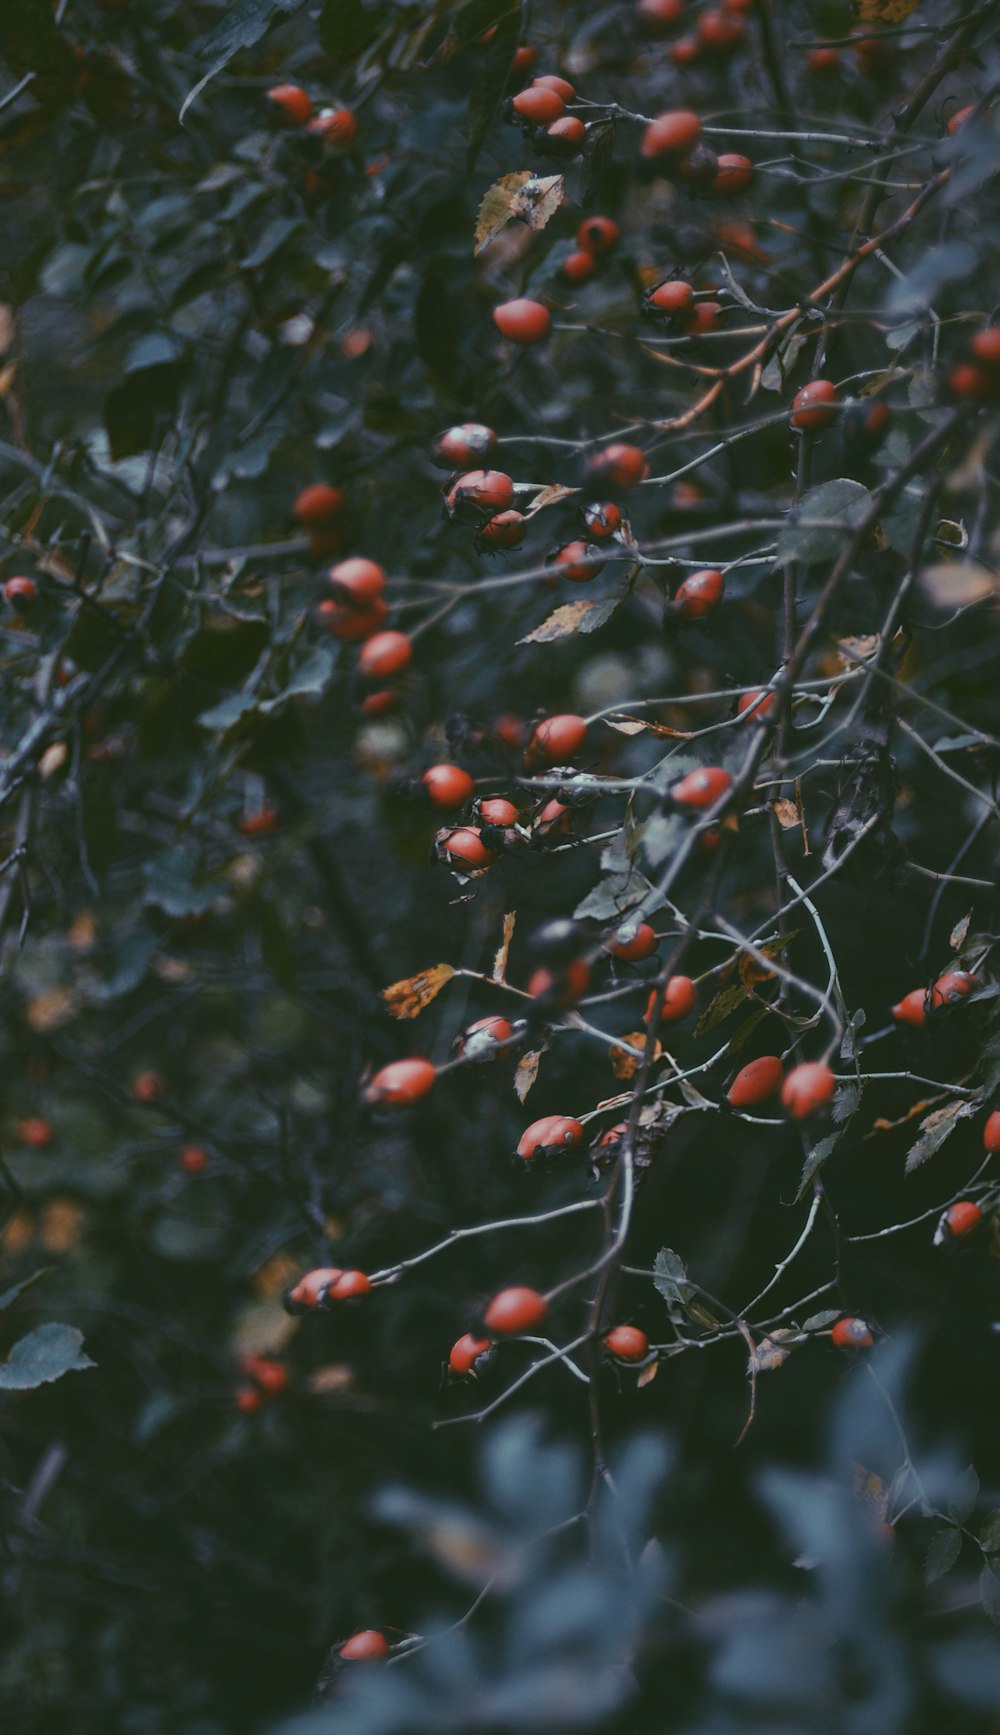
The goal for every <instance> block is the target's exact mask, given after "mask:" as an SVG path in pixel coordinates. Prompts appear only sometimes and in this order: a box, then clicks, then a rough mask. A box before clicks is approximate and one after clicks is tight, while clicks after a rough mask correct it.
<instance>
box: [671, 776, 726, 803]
mask: <svg viewBox="0 0 1000 1735" xmlns="http://www.w3.org/2000/svg"><path fill="white" fill-rule="evenodd" d="M732 784H733V779H732V777H731V775H730V773H729V772H728V771H724V770H723V768H722V766H721V765H701V766H699V768H698V770H697V771H689V772H688V774H687V776H686V777H682V778H681V780H680V782H679V783H675V784H674V787H673V788H672V790H671V791H670V798H671V800H672V801H673V803H674V805H675V806H676V807H688V808H691V809H692V810H694V811H697V810H698V809H700V808H708V807H714V806H715V804H716V802H717V801H721V800H722V797H723V796H724V795H725V794H726V792H727V791H728V790H729V789H731V788H732Z"/></svg>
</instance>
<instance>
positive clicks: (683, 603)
mask: <svg viewBox="0 0 1000 1735" xmlns="http://www.w3.org/2000/svg"><path fill="white" fill-rule="evenodd" d="M725 588H726V586H725V580H724V579H723V576H722V574H721V572H718V571H717V570H716V568H715V567H713V566H709V567H706V568H705V569H704V570H703V571H702V572H692V574H691V576H690V578H686V579H685V580H684V583H683V584H681V585H679V586H678V588H677V591H676V592H675V594H674V608H675V609H676V610H677V613H678V614H679V615H680V616H681V617H682V619H683V620H700V619H701V618H702V616H703V615H706V614H711V613H712V610H713V609H716V608H718V606H719V604H720V602H721V601H722V597H723V592H724V591H725Z"/></svg>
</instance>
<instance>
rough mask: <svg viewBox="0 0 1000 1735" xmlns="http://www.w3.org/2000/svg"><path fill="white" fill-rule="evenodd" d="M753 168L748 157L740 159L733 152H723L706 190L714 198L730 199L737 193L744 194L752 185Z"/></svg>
mask: <svg viewBox="0 0 1000 1735" xmlns="http://www.w3.org/2000/svg"><path fill="white" fill-rule="evenodd" d="M754 173H755V170H754V166H753V163H752V162H751V161H750V158H749V157H741V156H739V155H738V153H737V152H735V151H724V152H723V153H722V155H721V156H720V158H719V165H718V168H717V169H716V171H715V174H714V175H713V176H712V179H711V180H710V181H709V183H708V190H709V192H710V193H714V194H715V196H716V198H720V199H731V198H734V197H735V196H736V194H737V193H745V192H746V190H747V188H748V187H749V186H752V184H753V178H754Z"/></svg>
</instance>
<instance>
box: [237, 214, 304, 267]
mask: <svg viewBox="0 0 1000 1735" xmlns="http://www.w3.org/2000/svg"><path fill="white" fill-rule="evenodd" d="M302 227H303V224H302V219H301V217H275V219H274V221H273V223H268V225H267V228H266V229H265V230H264V233H263V235H261V236H260V237H259V239H258V241H257V244H256V246H255V247H251V249H250V251H249V253H246V254H244V256H243V258H242V259H241V260H240V268H241V269H242V270H243V271H255V270H256V269H257V268H258V267H259V266H261V265H266V264H267V262H268V260H269V259H273V258H274V255H275V254H276V253H278V252H280V251H281V250H282V248H287V246H288V243H289V241H290V240H291V238H292V236H293V235H297V234H298V232H299V230H300V229H301V228H302Z"/></svg>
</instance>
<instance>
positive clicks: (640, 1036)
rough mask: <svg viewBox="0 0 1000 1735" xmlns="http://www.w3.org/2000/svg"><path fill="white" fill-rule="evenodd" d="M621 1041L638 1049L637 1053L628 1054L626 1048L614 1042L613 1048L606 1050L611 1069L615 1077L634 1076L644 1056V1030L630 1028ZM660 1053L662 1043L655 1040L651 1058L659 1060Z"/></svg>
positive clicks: (661, 1051)
mask: <svg viewBox="0 0 1000 1735" xmlns="http://www.w3.org/2000/svg"><path fill="white" fill-rule="evenodd" d="M622 1041H623V1042H627V1043H628V1044H629V1046H630V1047H631V1048H637V1049H639V1054H629V1052H628V1049H626V1048H619V1046H618V1044H617V1043H616V1044H615V1045H614V1047H613V1048H611V1049H609V1050H608V1058H609V1060H610V1061H611V1070H612V1072H613V1073H614V1075H615V1077H616V1078H634V1077H635V1075H636V1073H637V1072H638V1070H639V1068H640V1066H641V1065H642V1062H643V1058H644V1056H645V1051H646V1032H645V1031H644V1030H631V1031H629V1034H628V1035H627V1036H623V1037H622ZM662 1053H663V1044H662V1043H661V1042H657V1044H656V1047H655V1048H654V1050H653V1059H654V1060H659V1058H660V1055H661V1054H662Z"/></svg>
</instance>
